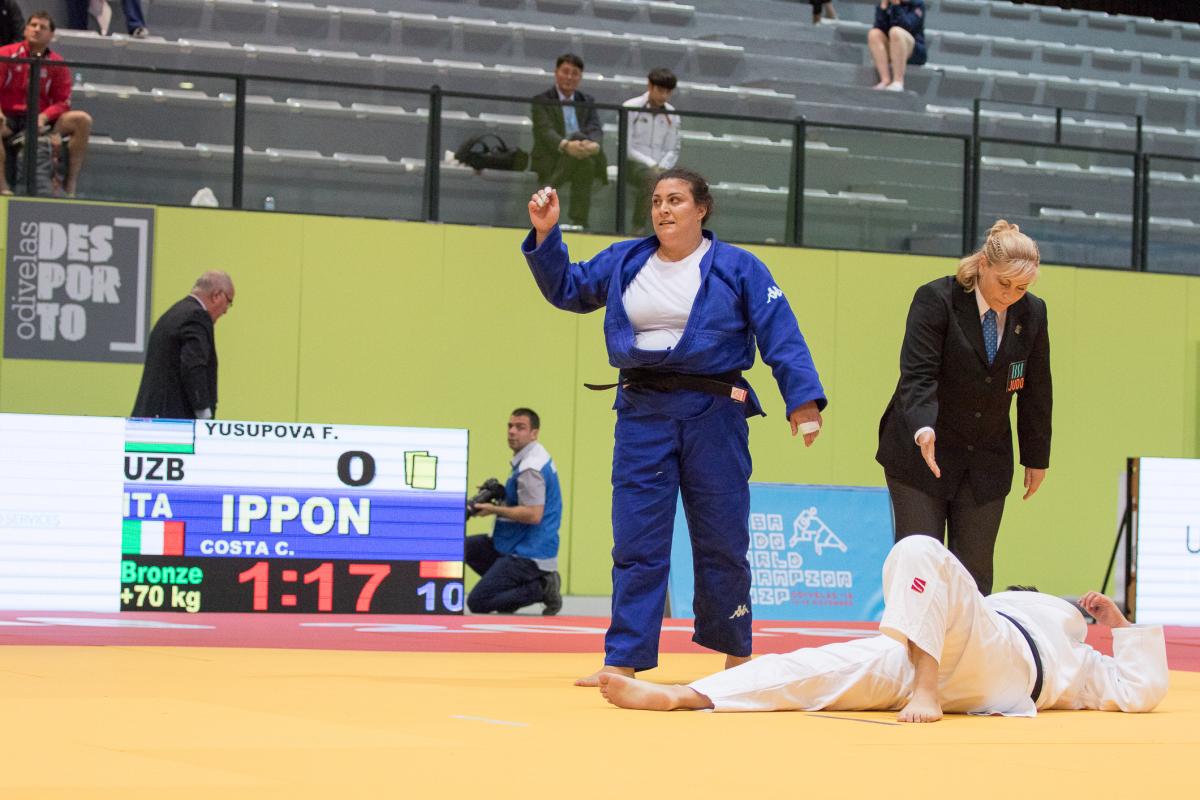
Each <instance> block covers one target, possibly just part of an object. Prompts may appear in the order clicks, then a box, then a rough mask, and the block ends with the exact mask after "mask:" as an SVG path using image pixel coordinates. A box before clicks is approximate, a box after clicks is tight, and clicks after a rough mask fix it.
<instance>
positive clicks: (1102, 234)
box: [976, 140, 1134, 269]
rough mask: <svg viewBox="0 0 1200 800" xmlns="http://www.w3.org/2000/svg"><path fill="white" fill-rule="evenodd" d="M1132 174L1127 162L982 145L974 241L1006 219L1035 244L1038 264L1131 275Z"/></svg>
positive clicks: (1059, 150)
mask: <svg viewBox="0 0 1200 800" xmlns="http://www.w3.org/2000/svg"><path fill="white" fill-rule="evenodd" d="M1133 168H1134V157H1133V156H1132V155H1124V154H1118V155H1114V154H1111V153H1104V152H1095V151H1090V150H1079V149H1075V148H1070V147H1065V146H1061V147H1056V146H1054V145H1029V144H1010V143H998V142H990V141H986V140H985V141H983V142H981V144H980V170H979V216H978V222H979V230H978V231H977V232H976V241H977V242H980V241H982V240H983V237H984V235H985V234H986V233H987V230H988V228H989V227H991V225H992V223H994V222H995V221H996V220H997V219H1006V220H1008V221H1009V222H1013V223H1016V224H1017V225H1020V226H1021V230H1022V231H1023V232H1024V233H1027V234H1029V235H1030V236H1032V237H1033V239H1034V240H1035V241H1036V242H1037V243H1038V248H1039V250H1040V251H1041V255H1042V262H1043V263H1047V264H1069V265H1079V266H1092V267H1121V268H1125V269H1128V268H1129V265H1130V264H1131V263H1133V260H1132V258H1133V214H1132V209H1133V207H1134V175H1133Z"/></svg>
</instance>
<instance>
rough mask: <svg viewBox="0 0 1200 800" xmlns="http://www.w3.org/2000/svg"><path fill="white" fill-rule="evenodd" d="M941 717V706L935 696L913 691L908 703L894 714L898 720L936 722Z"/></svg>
mask: <svg viewBox="0 0 1200 800" xmlns="http://www.w3.org/2000/svg"><path fill="white" fill-rule="evenodd" d="M941 718H942V707H941V705H940V704H939V703H938V700H937V697H936V696H932V697H930V696H927V695H925V694H924V693H922V692H913V696H912V698H911V699H910V700H909V701H908V705H906V706H905V707H904V708H902V709H900V713H899V714H897V715H896V719H898V720H899V721H900V722H937V721H938V720H939V719H941Z"/></svg>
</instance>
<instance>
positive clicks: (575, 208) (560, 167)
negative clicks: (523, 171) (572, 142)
mask: <svg viewBox="0 0 1200 800" xmlns="http://www.w3.org/2000/svg"><path fill="white" fill-rule="evenodd" d="M595 159H596V156H592V157H591V158H572V157H571V156H568V155H566V154H563V155H560V156H559V157H558V163H557V164H556V165H555V167H554V169H553V170H551V171H550V173H549V174H544V173H542V174H539V175H538V182H539V183H544V184H549V185H550V186H554V187H555V188H557V189H558V192H559V195H558V196H559V201H560V202H561V200H562V190H563V187H564V186H569V187H571V198H570V203H569V205H568V206H567V209H566V211H567V221H568V222H570V223H571V224H572V225H582V226H584V227H586V226H587V224H588V214H589V213H591V210H592V180H593V179H594V178H595V177H596V161H595ZM539 188H540V187H539Z"/></svg>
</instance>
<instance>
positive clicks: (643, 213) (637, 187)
mask: <svg viewBox="0 0 1200 800" xmlns="http://www.w3.org/2000/svg"><path fill="white" fill-rule="evenodd" d="M625 166H626V172H627V173H628V174H629V182H628V184H627V185H628V192H629V206H630V208H632V209H633V216H632V217H631V219H630V222H631V223H632V224H631V225H630V227H629V231H630V233H632V234H633V235H634V236H646V235H647V234H648V233H649V232H650V231H651V230H653V224H652V221H651V219H650V198H651V196H652V195H653V194H654V181H655V180H656V179H657V178H658V175H659V173H660V172H662V170H660V169H658V168H656V167H647V166H646V165H645V164H643V163H641V162H640V161H634V160H633V159H629V160H628V161H626V162H625Z"/></svg>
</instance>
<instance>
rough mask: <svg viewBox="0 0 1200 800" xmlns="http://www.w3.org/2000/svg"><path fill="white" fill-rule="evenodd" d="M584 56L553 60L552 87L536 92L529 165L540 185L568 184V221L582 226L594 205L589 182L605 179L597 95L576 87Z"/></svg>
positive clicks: (568, 56)
mask: <svg viewBox="0 0 1200 800" xmlns="http://www.w3.org/2000/svg"><path fill="white" fill-rule="evenodd" d="M582 79H583V59H581V58H580V57H579V56H577V55H575V54H574V53H564V54H563V55H561V56H559V57H558V60H557V61H556V62H555V64H554V86H553V87H551V88H550V89H547V90H546V91H545V92H543V93H541V94H539V95H535V96H534V100H535V101H543V102H535V103H534V104H533V111H532V114H531V116H532V117H533V153H532V154H531V155H530V162H531V166H532V167H533V171H534V172H536V173H537V176H538V183H539V184H541V185H542V186H554V187H557V188H558V189H560V190H561V189H562V184H566V185H568V186H570V187H571V205H570V209H569V211H568V212H567V218H568V220H569V221H570V222H571V223H572V224H574V225H579V226H586V225H587V222H588V212H589V211H590V210H591V205H592V181H593V180H599V181H600V182H601V183H608V161H607V160H606V159H605V157H604V151H603V150H601V149H600V140H601V138H602V137H603V136H604V129H603V128H602V127H601V125H600V115H599V114H597V113H596V109H595V107H594V106H593V105H591V104H592V103H593V102H594V101H595V98H593V97H591V96H589V95H586V94H584V93H583V92H580V91H577V87H578V86H579V82H580V81H581V80H582Z"/></svg>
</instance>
